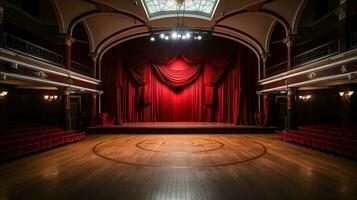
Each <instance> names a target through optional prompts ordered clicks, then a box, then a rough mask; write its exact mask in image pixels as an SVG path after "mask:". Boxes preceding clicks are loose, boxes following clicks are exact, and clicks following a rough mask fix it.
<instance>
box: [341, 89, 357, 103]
mask: <svg viewBox="0 0 357 200" xmlns="http://www.w3.org/2000/svg"><path fill="white" fill-rule="evenodd" d="M353 93H354V92H353V91H341V92H339V95H340V97H341V99H342V100H344V101H348V102H349V101H351V97H352V95H353Z"/></svg>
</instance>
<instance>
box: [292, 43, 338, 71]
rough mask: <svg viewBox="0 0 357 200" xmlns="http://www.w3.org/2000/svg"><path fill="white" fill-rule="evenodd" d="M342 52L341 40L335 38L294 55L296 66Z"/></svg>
mask: <svg viewBox="0 0 357 200" xmlns="http://www.w3.org/2000/svg"><path fill="white" fill-rule="evenodd" d="M339 52H340V41H339V40H334V41H332V42H329V43H326V44H324V45H321V46H318V47H316V48H313V49H311V50H309V51H306V52H304V53H301V54H299V55H297V56H295V57H294V68H298V67H300V66H301V65H304V64H308V63H312V62H315V61H318V60H321V59H324V58H326V57H329V56H332V55H335V54H337V53H339Z"/></svg>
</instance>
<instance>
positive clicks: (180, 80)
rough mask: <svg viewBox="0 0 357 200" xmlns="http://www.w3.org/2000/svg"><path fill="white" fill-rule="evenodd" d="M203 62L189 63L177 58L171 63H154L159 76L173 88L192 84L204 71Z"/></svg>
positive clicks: (153, 65) (153, 66)
mask: <svg viewBox="0 0 357 200" xmlns="http://www.w3.org/2000/svg"><path fill="white" fill-rule="evenodd" d="M202 66H203V64H189V63H187V62H185V61H184V60H183V59H180V58H178V59H176V60H174V61H173V62H171V63H169V64H155V63H152V68H153V69H154V71H155V72H156V74H157V76H158V77H159V78H160V80H161V81H163V82H164V83H165V84H166V85H168V86H170V87H172V88H176V89H179V88H182V87H184V86H187V85H189V84H191V83H192V82H193V81H195V80H196V79H197V77H198V76H199V75H200V73H201V72H202Z"/></svg>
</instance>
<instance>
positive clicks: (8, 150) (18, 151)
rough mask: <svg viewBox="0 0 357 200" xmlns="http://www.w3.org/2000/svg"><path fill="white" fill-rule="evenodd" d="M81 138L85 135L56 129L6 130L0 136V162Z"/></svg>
mask: <svg viewBox="0 0 357 200" xmlns="http://www.w3.org/2000/svg"><path fill="white" fill-rule="evenodd" d="M83 138H85V133H74V132H73V131H64V130H63V129H62V128H57V127H47V126H43V127H39V126H36V127H34V128H31V127H16V128H13V129H11V128H8V129H7V130H5V131H3V132H2V134H1V135H0V139H1V140H0V161H4V160H9V159H14V158H17V157H21V156H23V155H26V154H30V153H34V152H38V151H41V150H45V149H49V148H53V147H55V146H58V145H61V144H65V143H69V142H74V141H79V140H82V139H83Z"/></svg>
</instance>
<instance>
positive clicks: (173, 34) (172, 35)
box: [171, 31, 177, 40]
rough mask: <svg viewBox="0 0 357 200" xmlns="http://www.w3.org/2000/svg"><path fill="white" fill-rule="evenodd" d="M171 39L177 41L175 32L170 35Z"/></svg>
mask: <svg viewBox="0 0 357 200" xmlns="http://www.w3.org/2000/svg"><path fill="white" fill-rule="evenodd" d="M171 38H172V39H174V40H176V39H177V33H176V31H175V32H172V33H171Z"/></svg>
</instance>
